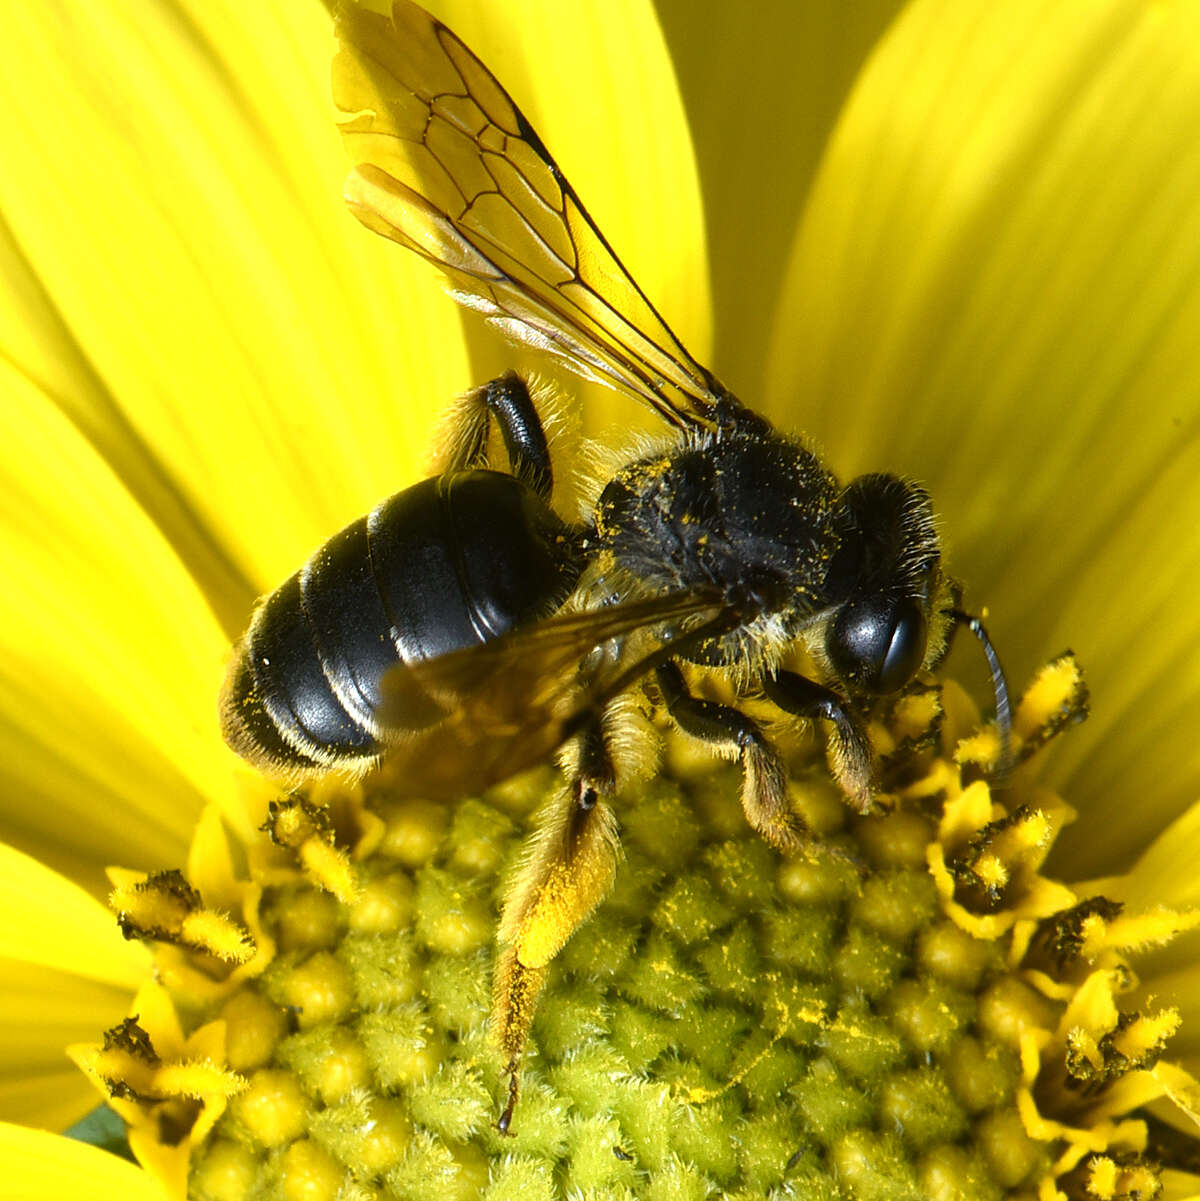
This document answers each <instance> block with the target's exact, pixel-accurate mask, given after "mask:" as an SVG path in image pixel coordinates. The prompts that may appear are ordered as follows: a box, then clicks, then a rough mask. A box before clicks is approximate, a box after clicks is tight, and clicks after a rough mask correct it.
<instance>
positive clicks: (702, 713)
mask: <svg viewBox="0 0 1200 1201" xmlns="http://www.w3.org/2000/svg"><path fill="white" fill-rule="evenodd" d="M657 675H658V686H659V688H660V689H661V690H662V694H663V699H664V700H665V701H666V705H667V711H668V712H669V713H670V714H671V717H672V718H673V719H674V721H675V723H676V725H678V726H679V728H680V729H681V730H682V731H683V732H684V733H685V734H688V735H690V736H691V737H692V738H698V739H700V740H701V741H702V742H707V743H711V744H712V745H713V746H714V747H715V748H717V749H719V750H724V751H727V752H736V753H737V755H738V756H739V757H740V758H741V761H742V808H743V810H745V813H746V820H747V821H748V822H749V823H750V825H751V826H753V827H754V829H755V830H757V831H758V832H759V833H760V834H761V835H762V836H763V838H765V839H766V840H767V842H769V843H770V844H771V845H772V846H773V847H777V848H779V849H780V850H784V851H786V850H791V849H794V848H795V847H796V846H797V845H798V844H799V842H800V836H801V832H802V827H801V824H800V821H799V819H798V818H797V817H796V815H795V814H794V813H793V812H792V810H791V805H790V803H789V801H788V791H787V772H786V771H785V770H784V766H783V762H782V761H781V760H780V758H779V753H778V752H777V751H776V750H775V748H774V747H773V746H772V745H771V744H770V742H768V741H767V738H766V736H765V735H764V734H763V732H762V731H761V730H760V729H759V728H758V726H757V725H756V724H755V723H754V722H753V721H751V720H750V718H748V717H747V716H746V715H745V714H744V713H740V712H738V710H737V709H732V708H730V707H729V706H728V705H719V704H716V703H715V702H714V701H702V700H698V699H697V698H696V697H694V696H692V694H691V693H690V692H688V690H687V683H686V681H685V680H684V678H683V673H682V672H681V671H680V670H679V668H678V667H677V666H676V665H675V664H674V663H665V664H663V665H662V666H661V667H660V668H658V672H657Z"/></svg>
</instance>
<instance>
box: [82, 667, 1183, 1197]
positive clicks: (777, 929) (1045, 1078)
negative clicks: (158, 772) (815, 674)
mask: <svg viewBox="0 0 1200 1201" xmlns="http://www.w3.org/2000/svg"><path fill="white" fill-rule="evenodd" d="M1086 704H1087V694H1086V689H1085V688H1084V685H1083V680H1082V676H1081V674H1080V673H1079V669H1078V665H1077V664H1076V663H1075V661H1074V659H1073V658H1072V657H1070V656H1064V657H1062V658H1060V659H1059V660H1056V661H1055V662H1054V663H1053V664H1051V665H1049V666H1048V667H1047V668H1046V669H1044V670H1043V671H1042V672H1041V673H1039V674H1038V676H1037V677H1036V679H1035V680H1034V682H1033V684H1032V685H1031V686H1030V688H1029V690H1027V692H1026V694H1025V696H1024V697H1023V698H1022V699H1021V701H1020V702H1019V704H1018V705H1017V708H1016V717H1015V719H1014V723H1013V724H1014V745H1013V748H1012V752H1011V754H1009V753H1008V752H1007V751H1006V749H1005V748H1004V747H1002V746H1001V745H1000V743H999V735H998V733H997V730H996V728H995V727H993V726H989V725H987V724H984V723H981V722H979V721H978V720H977V719H975V718H974V717H973V716H971V715H970V713H969V712H968V711H967V710H965V709H964V708H963V705H962V703H961V697H960V696H958V695H957V694H955V693H953V689H952V688H951V686H947V687H946V688H945V689H942V688H941V687H931V686H930V685H928V684H925V685H922V686H921V687H920V688H917V689H914V690H913V692H912V693H911V694H909V695H907V696H905V697H902V698H900V699H899V700H898V701H897V702H895V703H894V704H893V705H891V706H890V708H889V709H888V711H886V712H882V713H877V714H874V715H872V718H871V729H872V737H873V739H874V741H875V743H876V750H877V754H878V757H879V762H880V782H881V788H880V791H879V793H878V795H877V796H876V797H875V798H874V804H873V805H872V807H871V811H870V812H868V813H860V812H858V811H857V809H855V808H853V807H851V806H850V805H848V804H846V803H845V802H844V800H843V799H841V798H840V795H839V793H838V791H837V788H836V786H835V785H834V784H833V783H832V781H831V779H830V776H829V773H828V770H827V768H826V765H825V763H824V761H823V757H822V756H821V755H820V754H817V753H814V752H812V751H811V750H810V749H809V748H808V747H807V746H804V747H801V748H800V749H797V750H795V751H794V752H793V756H794V757H793V761H792V762H791V763H790V764H789V770H790V778H791V784H790V794H789V795H790V799H791V804H792V808H793V812H794V815H795V816H796V818H797V821H798V823H799V822H803V825H804V827H805V829H806V831H807V834H806V835H805V837H804V838H803V839H800V840H798V845H796V846H794V847H791V848H789V849H786V850H780V849H777V848H774V847H772V846H770V845H768V844H767V843H766V842H765V841H764V840H763V838H762V837H761V836H759V835H757V834H755V833H754V832H753V831H752V830H750V828H749V827H748V826H747V824H746V821H745V818H744V815H743V813H742V805H741V801H740V794H741V781H740V779H739V775H738V771H737V769H736V767H735V766H734V765H730V764H726V763H722V764H718V765H716V766H714V765H713V763H711V762H709V761H707V760H699V759H697V758H696V757H695V756H694V755H691V754H689V753H688V750H687V748H686V746H681V747H679V748H668V754H667V757H666V761H667V764H668V767H667V768H664V769H663V771H662V772H661V773H660V774H659V775H658V776H657V777H656V778H654V779H652V780H650V781H648V782H647V783H645V784H642V785H639V786H637V787H635V788H632V789H630V790H628V795H620V796H618V797H616V798H614V800H613V812H614V815H615V820H616V825H617V826H619V832H618V831H617V830H615V829H612V828H609V827H605V828H604V829H603V830H602V831H601V832H600V833H598V834H596V835H595V836H596V837H603V838H615V837H617V836H618V833H619V837H620V842H621V847H622V859H621V861H620V863H619V866H618V867H617V870H616V876H615V879H614V880H610V879H609V878H608V876H605V877H604V878H596V879H591V878H589V877H587V876H583V877H571V876H569V875H567V874H564V877H563V879H562V881H561V882H560V883H559V884H556V885H555V887H554V888H552V889H550V890H548V891H547V892H546V894H545V895H544V896H542V897H541V898H540V900H538V902H537V903H539V904H543V905H552V904H553V905H562V906H565V907H567V908H569V909H571V911H572V912H575V911H576V910H581V909H583V908H590V907H591V906H593V905H595V906H596V907H595V912H594V913H593V914H592V916H591V918H590V919H589V920H588V921H586V922H585V923H584V924H583V925H582V927H581V928H580V929H579V930H578V931H577V932H576V933H575V934H574V935H573V936H572V937H570V938H569V940H568V941H567V942H566V944H565V946H562V947H561V948H560V947H559V946H558V945H556V944H553V945H552V940H551V942H548V943H546V945H542V943H541V942H538V943H537V945H530V946H522V947H520V948H519V950H520V951H521V953H522V956H523V957H522V958H521V960H520V966H519V967H516V966H514V964H516V963H517V959H515V958H513V951H512V946H513V943H512V940H511V939H510V940H509V941H508V942H506V941H505V932H504V930H503V929H502V928H501V921H500V914H501V909H502V908H503V906H504V904H505V902H506V899H507V900H508V901H509V904H510V913H511V912H512V911H517V912H519V911H520V909H521V904H520V900H519V898H518V902H516V903H514V902H513V901H512V899H511V895H510V890H511V882H512V881H513V880H514V879H517V878H518V877H519V876H520V869H521V865H522V864H523V863H526V862H528V858H529V856H531V855H534V856H536V855H538V854H546V853H549V852H548V850H547V846H546V845H545V840H546V839H549V840H554V839H556V838H559V837H561V836H562V832H561V831H559V832H555V831H553V830H551V831H550V832H549V833H547V832H546V830H545V828H544V827H542V833H541V835H540V838H541V839H542V840H543V842H538V841H537V840H536V839H535V840H533V841H532V842H531V841H530V832H531V831H532V830H534V829H538V828H539V827H538V823H537V820H536V814H537V812H538V810H539V808H540V807H542V806H543V805H545V804H546V803H547V801H548V799H550V798H552V797H553V796H554V795H555V793H556V790H559V789H561V783H559V782H558V781H557V779H556V777H555V774H554V773H553V772H552V771H551V770H550V769H549V768H547V769H539V770H538V771H535V772H533V773H530V774H528V775H526V776H523V777H520V778H518V779H516V780H514V781H510V782H509V783H508V784H506V785H504V786H503V787H502V788H499V789H496V790H493V791H492V792H490V793H488V794H487V795H485V796H482V797H472V798H465V799H464V800H463V801H462V802H461V803H459V804H457V805H446V804H434V803H432V802H429V801H424V800H407V799H405V800H401V799H397V798H396V797H394V796H391V795H389V794H388V793H386V792H384V791H383V785H382V783H381V784H379V785H377V786H373V785H372V782H371V781H370V779H368V780H367V781H365V782H364V783H363V784H362V785H357V786H355V787H353V788H349V787H348V788H346V789H344V790H340V791H339V790H331V789H328V788H326V789H325V790H324V791H323V792H322V793H321V794H320V795H317V794H304V795H295V796H291V797H287V798H283V799H282V800H281V801H279V802H277V803H276V805H275V806H273V807H272V811H271V814H270V816H269V819H268V822H267V828H266V830H265V831H264V833H263V836H262V841H261V843H259V844H255V845H252V846H249V847H244V848H243V847H233V846H231V845H230V844H229V842H228V839H229V835H228V834H227V833H225V832H224V827H218V826H217V825H216V824H214V823H208V824H206V825H205V827H204V834H203V837H202V838H201V837H198V841H197V850H196V852H195V853H194V854H193V856H192V859H191V862H190V868H191V871H192V872H194V877H193V878H191V879H189V878H187V877H185V876H184V875H183V874H181V873H180V872H177V871H171V872H164V873H160V874H158V875H153V876H145V875H138V874H134V873H114V885H115V887H114V891H113V895H112V906H113V909H114V912H115V913H116V915H117V917H118V920H119V921H120V924H121V928H122V929H123V930H125V932H126V934H127V936H129V937H135V938H140V939H142V940H144V941H146V942H147V943H149V944H150V945H151V946H153V947H156V948H157V955H158V968H157V972H156V979H155V980H152V981H148V982H147V985H146V987H145V989H143V991H142V992H141V993H139V996H138V998H137V1000H136V1003H135V1005H136V1008H135V1010H134V1011H133V1014H136V1016H133V1014H131V1016H130V1017H129V1018H128V1019H126V1021H125V1022H124V1023H122V1024H121V1025H120V1026H118V1027H116V1028H115V1029H114V1030H112V1031H109V1032H108V1034H107V1035H105V1036H104V1038H103V1040H102V1041H101V1042H99V1043H97V1044H96V1045H95V1046H91V1047H81V1048H75V1049H74V1051H73V1054H74V1057H75V1059H76V1061H77V1062H78V1063H79V1064H80V1066H81V1067H82V1068H83V1069H84V1070H85V1071H86V1072H87V1073H88V1075H89V1076H90V1077H91V1078H92V1080H93V1081H94V1082H95V1083H96V1086H97V1087H98V1088H99V1089H100V1090H101V1091H102V1092H103V1094H104V1095H105V1097H106V1098H107V1099H108V1100H109V1103H110V1104H111V1105H112V1106H113V1107H114V1108H115V1109H117V1110H118V1112H119V1113H120V1114H121V1115H122V1116H123V1117H124V1119H125V1120H126V1122H127V1123H128V1126H129V1130H130V1143H131V1146H132V1147H133V1148H134V1149H135V1150H136V1151H137V1153H138V1154H139V1155H140V1156H142V1157H143V1159H144V1161H145V1162H146V1163H147V1164H148V1165H149V1166H150V1167H151V1170H153V1171H154V1172H155V1173H156V1174H158V1175H159V1176H160V1177H161V1178H162V1179H163V1181H164V1183H165V1184H166V1185H167V1187H168V1190H169V1191H170V1192H172V1193H173V1194H174V1195H176V1196H183V1195H185V1193H186V1195H188V1196H190V1197H192V1198H195V1199H196V1201H233V1199H234V1198H242V1197H253V1198H261V1199H263V1201H292V1199H297V1201H300V1199H304V1201H324V1199H326V1198H327V1199H328V1201H358V1199H359V1198H362V1199H364V1201H365V1199H367V1198H371V1199H372V1201H390V1199H396V1201H417V1199H421V1201H424V1199H425V1198H428V1197H438V1198H448V1199H450V1201H455V1199H460V1198H461V1199H462V1201H474V1199H476V1198H482V1199H484V1201H502V1199H508V1198H513V1199H517V1198H520V1199H521V1201H566V1199H567V1198H572V1199H574V1198H586V1199H588V1201H609V1199H611V1201H638V1199H642V1198H645V1199H647V1201H690V1199H692V1198H695V1199H696V1201H702V1199H703V1198H707V1197H714V1196H722V1197H730V1198H736V1199H737V1201H753V1199H756V1198H761V1199H763V1201H766V1199H768V1198H779V1197H785V1196H802V1197H812V1198H822V1199H828V1201H877V1199H878V1201H884V1199H886V1201H895V1199H899V1201H908V1199H911V1201H927V1199H929V1201H976V1199H978V1201H998V1199H1000V1198H1004V1197H1011V1198H1015V1199H1021V1201H1024V1199H1030V1201H1032V1199H1034V1198H1047V1199H1048V1198H1052V1197H1064V1198H1069V1199H1070V1201H1106V1199H1112V1201H1116V1199H1118V1198H1134V1197H1137V1198H1145V1199H1147V1201H1148V1199H1149V1198H1152V1197H1155V1196H1157V1195H1159V1193H1160V1191H1161V1188H1162V1181H1163V1173H1164V1170H1165V1168H1166V1167H1168V1166H1169V1163H1168V1162H1167V1161H1166V1159H1165V1152H1164V1150H1163V1147H1164V1144H1163V1143H1162V1142H1161V1140H1160V1139H1159V1135H1158V1133H1157V1130H1158V1127H1157V1126H1156V1125H1155V1123H1154V1122H1152V1121H1151V1120H1150V1119H1149V1118H1148V1117H1147V1109H1146V1107H1147V1105H1149V1104H1150V1103H1151V1102H1154V1101H1156V1100H1157V1102H1158V1104H1159V1105H1160V1106H1166V1107H1168V1108H1169V1106H1170V1105H1171V1103H1172V1102H1173V1101H1175V1100H1177V1099H1179V1098H1188V1097H1195V1096H1196V1095H1197V1086H1196V1084H1195V1082H1194V1081H1193V1080H1192V1079H1191V1077H1190V1076H1188V1075H1187V1073H1186V1072H1184V1071H1183V1069H1182V1068H1181V1067H1179V1066H1178V1065H1177V1064H1175V1063H1174V1062H1173V1061H1172V1059H1171V1046H1172V1041H1171V1040H1172V1038H1173V1037H1174V1036H1176V1034H1177V1032H1178V1030H1179V1028H1180V1025H1181V1022H1182V1017H1181V1014H1180V1012H1179V1011H1178V1010H1177V1009H1175V1008H1173V1007H1171V1006H1169V1005H1162V1004H1156V1003H1155V1002H1154V1000H1153V998H1149V999H1145V1000H1140V1001H1139V1002H1138V1004H1137V1005H1136V1006H1134V1005H1130V1004H1129V1003H1128V999H1129V997H1130V996H1131V995H1135V994H1133V993H1132V987H1133V984H1134V981H1135V976H1134V967H1135V957H1136V956H1137V955H1138V954H1140V953H1143V952H1145V951H1147V950H1151V949H1154V948H1158V947H1161V946H1163V945H1165V944H1166V943H1168V942H1169V941H1170V940H1171V939H1172V938H1174V937H1176V936H1177V935H1179V934H1181V933H1182V932H1184V931H1186V930H1189V929H1192V928H1194V927H1195V926H1196V925H1197V924H1198V923H1200V917H1198V916H1197V915H1196V914H1193V913H1179V912H1173V911H1168V910H1165V909H1161V908H1155V909H1150V910H1147V911H1145V912H1136V911H1132V910H1130V909H1127V908H1125V907H1124V906H1122V905H1121V904H1119V903H1118V902H1116V901H1114V900H1111V899H1109V898H1106V897H1105V896H1103V895H1102V894H1100V893H1098V892H1096V891H1095V890H1084V889H1078V890H1077V889H1075V888H1072V887H1071V886H1069V885H1068V884H1066V883H1063V882H1061V881H1057V880H1055V879H1053V878H1052V877H1051V876H1049V875H1047V874H1045V872H1044V865H1045V863H1046V859H1047V856H1048V854H1049V852H1050V849H1051V848H1052V846H1053V844H1054V840H1055V838H1056V836H1057V834H1058V831H1059V830H1060V829H1061V827H1062V826H1063V824H1064V823H1065V822H1066V821H1067V820H1068V818H1069V816H1070V811H1069V809H1068V807H1067V806H1066V805H1065V804H1064V803H1063V802H1062V801H1060V800H1058V799H1057V798H1056V797H1054V796H1053V795H1052V794H1051V793H1050V792H1049V791H1048V790H1047V789H1046V788H1045V787H1044V786H1043V785H1039V784H1037V783H1036V782H1035V781H1036V776H1035V769H1034V766H1033V765H1031V764H1029V762H1028V761H1029V760H1030V758H1031V757H1032V756H1033V755H1034V753H1035V752H1036V750H1037V749H1039V748H1040V747H1042V746H1044V745H1045V744H1046V743H1047V742H1049V741H1050V740H1051V739H1052V738H1054V737H1057V736H1059V735H1060V734H1063V733H1064V732H1066V731H1068V730H1069V728H1070V727H1071V726H1072V725H1074V724H1075V723H1077V722H1078V721H1080V720H1082V719H1083V716H1084V714H1085V712H1086ZM373 787H377V788H378V789H379V791H372V789H373ZM218 828H219V829H220V830H221V833H220V834H216V833H214V830H216V829H218ZM585 858H586V856H585ZM237 864H241V865H244V866H242V867H241V868H238V869H236V872H235V867H234V865H237ZM201 882H203V883H202V884H201ZM206 894H211V895H206ZM533 903H534V902H533V901H530V904H533ZM509 925H510V926H511V925H513V922H512V920H511V918H510V921H509ZM560 925H561V923H555V922H549V923H545V924H544V928H543V926H542V925H538V924H536V923H532V924H531V923H525V924H522V925H519V928H520V929H522V930H528V929H533V930H535V931H536V932H538V937H539V938H542V939H543V940H544V939H546V938H549V937H550V935H549V934H548V933H547V931H550V932H553V931H554V930H556V929H558V928H559V926H560ZM498 930H499V932H500V937H499V942H498V940H497V931H498ZM510 933H511V931H510ZM506 948H507V949H506ZM505 955H508V956H509V958H508V960H507V961H506V960H505V958H504V957H505ZM526 960H527V961H528V962H526ZM506 962H507V966H506ZM530 965H532V966H530ZM498 988H505V989H507V990H509V997H510V1000H512V1001H513V1004H512V1006H511V1007H510V1008H509V1010H508V1012H510V1013H515V1014H517V1015H518V1018H519V1020H520V1021H522V1022H524V1021H526V1020H530V1021H531V1026H530V1033H529V1038H528V1040H527V1041H526V1042H525V1043H524V1045H523V1046H520V1045H519V1042H518V1044H517V1045H518V1046H519V1050H520V1054H521V1061H522V1073H521V1077H520V1082H521V1087H520V1092H519V1096H518V1097H517V1100H516V1103H515V1107H514V1109H513V1113H512V1121H511V1125H510V1126H509V1129H508V1131H507V1133H502V1132H501V1131H500V1129H498V1126H497V1123H498V1119H499V1117H500V1114H501V1113H502V1112H503V1110H504V1108H505V1105H506V1103H507V1102H508V1101H509V1099H510V1098H509V1094H508V1079H507V1075H506V1065H507V1061H508V1058H509V1057H510V1056H511V1054H512V1052H513V1045H514V1044H513V1042H512V1040H511V1032H508V1033H506V1031H505V1030H504V1029H500V1028H498V1026H497V1021H496V1018H495V1016H494V1015H495V1013H496V1012H497V1010H496V1002H495V996H496V991H497V989H498ZM1136 995H1138V996H1140V995H1141V994H1136ZM506 1039H508V1041H507V1042H506ZM1185 1103H1186V1104H1190V1103H1189V1102H1185ZM1180 1137H1182V1136H1180ZM1189 1145H1190V1146H1191V1147H1192V1148H1193V1150H1192V1152H1191V1153H1192V1155H1193V1156H1194V1153H1195V1150H1194V1143H1192V1144H1189Z"/></svg>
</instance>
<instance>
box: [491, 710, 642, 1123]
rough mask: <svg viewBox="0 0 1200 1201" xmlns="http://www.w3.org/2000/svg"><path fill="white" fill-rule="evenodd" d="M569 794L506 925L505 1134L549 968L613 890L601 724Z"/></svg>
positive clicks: (579, 751) (587, 742)
mask: <svg viewBox="0 0 1200 1201" xmlns="http://www.w3.org/2000/svg"><path fill="white" fill-rule="evenodd" d="M569 754H570V756H571V757H570V760H569V764H568V772H567V777H568V778H567V787H566V788H565V789H564V790H563V792H562V793H560V794H558V796H556V798H555V799H554V801H553V802H552V805H551V808H550V810H549V812H548V813H546V814H545V815H544V820H543V821H542V824H541V825H540V826H539V828H538V829H537V831H536V832H535V833H534V835H533V837H532V838H531V839H530V842H529V845H528V847H527V849H526V853H525V854H526V858H525V862H524V864H523V865H522V867H521V870H520V872H519V874H518V876H517V879H516V883H515V885H514V887H513V889H512V891H511V893H510V894H509V898H508V901H507V902H506V904H505V906H504V915H503V917H502V918H501V921H500V944H501V948H502V949H501V952H500V957H499V960H498V962H497V965H496V979H495V993H494V997H493V1015H494V1022H495V1028H496V1033H497V1037H498V1040H499V1043H500V1048H501V1050H502V1051H503V1052H504V1056H505V1070H506V1071H507V1073H508V1077H509V1088H508V1102H507V1104H506V1105H505V1108H504V1112H503V1114H501V1116H500V1120H499V1122H498V1123H497V1125H498V1127H499V1129H500V1130H501V1132H502V1133H507V1132H508V1128H509V1125H510V1124H511V1122H512V1115H513V1109H514V1108H515V1107H516V1104H517V1096H518V1093H519V1090H520V1068H521V1056H522V1054H523V1052H524V1049H525V1041H526V1039H527V1037H528V1035H529V1028H530V1026H531V1024H532V1022H533V1015H534V1011H535V1007H536V1004H537V998H538V994H539V993H540V992H541V989H542V984H543V983H544V981H545V976H546V970H547V968H548V967H549V965H550V961H551V960H552V959H553V958H554V957H555V955H557V954H558V952H559V951H561V950H562V948H563V946H564V945H565V944H566V941H567V939H569V938H570V937H571V935H572V934H574V933H575V931H576V930H578V929H579V927H580V926H582V925H583V923H584V922H585V921H587V919H588V918H589V917H590V916H591V913H592V911H593V910H594V909H595V908H596V906H597V905H599V904H600V902H601V901H602V900H604V898H605V897H606V896H607V895H608V894H609V892H610V891H611V890H612V886H613V880H614V877H615V876H616V870H617V858H618V850H619V842H618V839H617V821H616V817H615V815H614V813H613V810H612V806H611V805H610V804H609V803H608V798H609V797H610V796H611V795H612V793H613V791H614V790H615V787H616V780H615V772H614V769H613V765H612V760H611V758H610V756H609V754H608V750H607V747H606V746H605V741H604V735H603V728H602V720H601V718H600V717H597V719H596V720H595V721H594V722H589V723H588V725H586V726H585V727H584V729H583V730H582V731H581V732H580V733H579V735H577V737H576V739H575V740H574V744H573V746H572V747H571V749H570V752H569Z"/></svg>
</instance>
